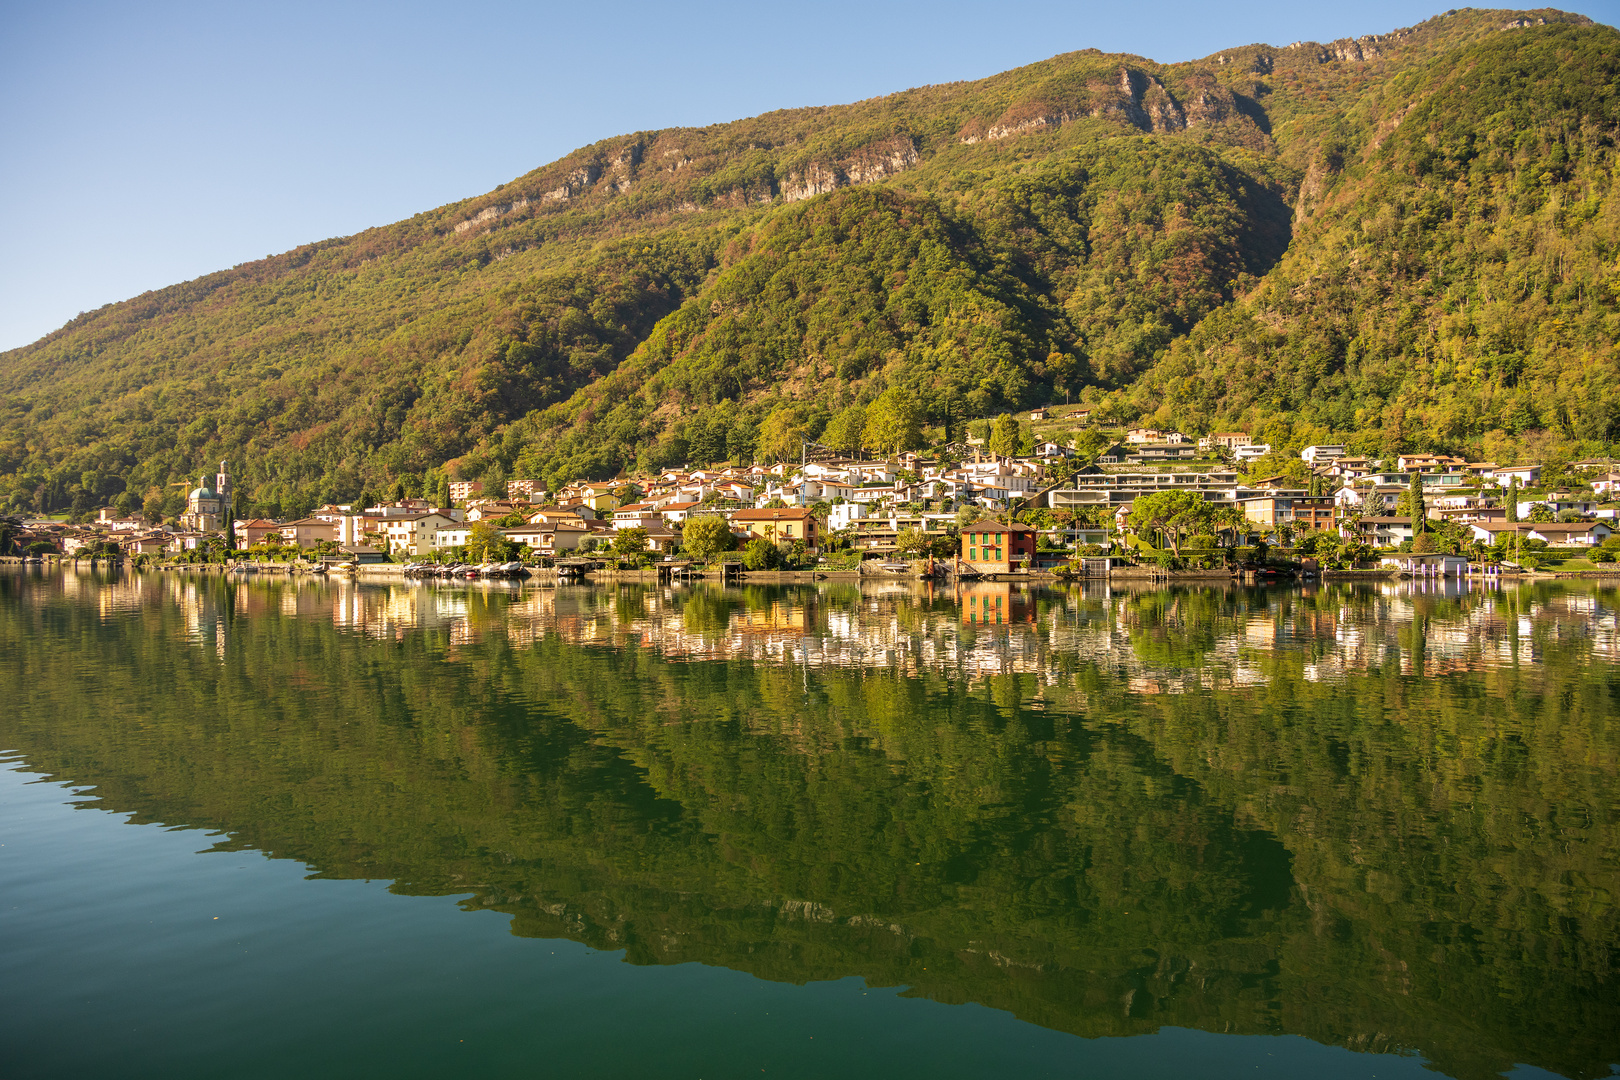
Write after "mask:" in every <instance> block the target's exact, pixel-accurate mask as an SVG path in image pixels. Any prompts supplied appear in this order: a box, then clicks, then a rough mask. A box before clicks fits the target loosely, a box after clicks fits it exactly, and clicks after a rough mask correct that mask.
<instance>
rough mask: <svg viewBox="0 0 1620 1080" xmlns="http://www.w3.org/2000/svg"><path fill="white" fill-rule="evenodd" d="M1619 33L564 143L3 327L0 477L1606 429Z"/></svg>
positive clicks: (1500, 41) (1601, 443) (890, 105)
mask: <svg viewBox="0 0 1620 1080" xmlns="http://www.w3.org/2000/svg"><path fill="white" fill-rule="evenodd" d="M1617 46H1620V34H1617V32H1616V31H1615V30H1614V29H1613V28H1610V27H1607V26H1602V25H1598V24H1595V23H1593V22H1591V21H1590V20H1588V19H1586V18H1584V17H1582V16H1579V15H1570V14H1565V13H1561V12H1557V11H1552V10H1538V11H1528V12H1516V11H1499V10H1498V11H1487V10H1477V9H1467V10H1461V11H1455V12H1450V13H1447V14H1445V15H1443V16H1438V17H1436V18H1433V19H1430V20H1428V21H1427V22H1424V23H1422V24H1420V25H1418V26H1415V27H1411V28H1408V29H1403V30H1397V31H1392V32H1390V33H1383V34H1376V35H1369V36H1366V37H1362V38H1357V39H1345V40H1342V41H1337V42H1332V43H1329V44H1327V45H1320V44H1316V43H1311V42H1304V43H1294V44H1292V45H1289V46H1286V47H1272V46H1269V45H1248V46H1243V47H1239V48H1230V49H1226V50H1224V51H1221V52H1218V53H1213V54H1211V55H1210V56H1208V57H1205V58H1203V59H1201V60H1197V61H1191V62H1187V63H1178V64H1159V63H1155V62H1153V61H1151V60H1147V59H1144V58H1142V57H1136V56H1124V55H1110V54H1104V53H1101V52H1098V51H1096V50H1082V51H1079V52H1071V53H1065V54H1062V55H1059V56H1055V57H1053V58H1052V59H1050V60H1046V61H1042V62H1040V63H1036V64H1031V65H1029V66H1027V67H1023V68H1018V69H1015V70H1013V71H1008V72H1005V73H1003V74H1000V75H996V76H993V77H991V78H988V79H983V80H980V81H976V82H963V83H953V84H948V85H940V86H929V87H922V88H919V89H914V90H908V91H904V92H901V93H896V94H891V95H888V96H885V97H881V98H875V99H872V100H869V101H863V102H858V103H855V104H852V105H844V106H835V107H822V108H807V109H791V110H784V111H779V112H773V113H767V114H765V115H762V116H758V117H754V118H751V119H747V120H740V121H737V122H735V123H730V124H722V125H715V126H712V127H706V128H700V129H669V130H661V131H647V132H637V133H633V134H629V135H624V136H619V137H616V138H611V139H606V140H603V141H602V142H599V143H596V144H593V145H591V146H587V147H584V148H582V149H580V150H578V151H576V152H574V153H573V154H570V155H569V156H567V157H565V158H563V159H562V160H560V161H557V162H553V163H552V164H550V165H546V166H544V167H541V168H538V169H536V170H534V171H533V172H531V173H528V174H526V175H524V176H521V177H518V178H516V179H515V180H512V181H510V182H509V183H506V184H503V185H501V186H500V187H498V188H497V189H496V190H494V191H492V192H489V193H487V194H485V195H483V196H479V197H477V198H472V199H467V200H464V201H462V202H458V203H454V204H451V205H448V206H443V207H440V208H438V209H436V210H431V211H427V212H425V213H422V214H418V215H417V216H415V217H413V218H411V219H410V220H408V221H401V222H397V223H395V224H392V225H388V226H383V227H379V228H375V229H370V230H367V231H365V232H363V233H360V234H358V235H355V236H351V237H345V238H340V239H333V240H327V241H322V242H318V243H311V244H307V245H304V246H301V247H299V248H297V249H295V250H293V251H289V252H286V253H284V254H281V255H277V256H274V257H271V258H267V259H264V260H260V261H257V262H253V263H246V264H243V265H240V266H236V267H233V268H231V269H229V270H222V271H220V272H218V273H215V274H211V275H208V276H205V277H202V278H199V279H197V280H194V281H190V282H186V283H183V284H179V285H175V286H172V287H170V288H166V289H162V290H158V291H155V292H151V293H147V294H144V295H142V296H139V297H136V298H134V299H131V300H128V301H125V302H122V303H117V304H111V305H108V306H106V307H103V308H101V309H99V310H96V311H92V312H88V313H85V314H83V315H81V316H79V317H78V318H76V319H74V320H73V321H71V322H70V323H68V324H67V325H66V326H64V327H62V328H61V329H60V330H58V331H56V332H54V333H52V334H50V335H48V336H46V337H45V338H43V339H41V340H40V341H38V342H35V343H33V344H31V345H28V346H26V347H24V348H21V349H16V350H12V351H10V352H8V353H5V354H0V510H13V511H27V512H61V511H74V512H83V511H86V510H88V509H90V508H93V507H96V506H100V505H105V504H108V503H113V504H116V505H120V506H123V507H125V508H136V507H140V506H145V507H148V508H151V509H157V510H159V511H164V510H166V509H168V504H170V503H174V502H176V501H177V500H183V496H184V492H185V490H186V487H187V486H188V485H189V484H190V483H192V482H194V481H195V478H196V476H198V475H200V474H201V473H203V472H205V471H206V472H212V471H214V469H215V467H216V463H217V462H219V461H222V460H224V461H228V462H230V463H231V464H230V467H231V469H232V472H233V473H234V474H236V475H237V477H238V483H237V491H238V505H237V506H236V507H234V508H233V509H234V510H235V511H236V512H237V514H238V515H239V516H245V515H248V514H254V515H267V516H278V517H292V516H298V515H300V514H302V513H304V512H306V511H307V510H308V509H310V508H312V507H314V506H316V505H319V504H321V503H324V502H348V501H352V500H356V499H361V498H366V497H369V496H372V495H378V496H380V495H384V494H387V493H389V492H400V493H403V494H410V495H415V494H430V495H431V494H434V493H437V492H440V491H442V490H443V485H444V484H445V483H446V481H447V480H449V479H480V478H482V479H487V480H490V481H493V482H496V483H499V482H502V481H504V480H505V479H506V478H512V477H527V478H533V479H537V480H543V481H544V482H545V483H546V485H547V486H548V487H550V488H552V489H553V490H555V487H556V486H557V485H558V484H559V483H561V482H565V481H567V480H571V479H576V478H579V479H606V478H609V477H613V476H616V475H620V474H622V473H625V472H627V471H632V470H647V469H655V468H662V467H669V466H677V465H688V464H693V465H695V464H699V463H703V464H707V463H711V462H717V461H727V460H729V461H753V460H771V459H773V458H780V457H787V456H796V452H797V447H798V445H799V443H800V441H801V440H802V439H806V438H808V439H815V440H817V441H819V442H822V443H824V444H826V445H828V446H832V447H834V448H837V449H847V450H856V449H870V450H874V451H879V452H887V451H890V450H892V449H894V448H896V447H899V448H905V447H907V446H927V445H931V444H938V443H940V442H943V441H946V440H949V439H952V438H955V437H957V436H958V434H959V432H960V431H961V430H962V428H963V426H964V425H966V424H968V423H970V422H973V421H976V420H983V419H988V418H993V417H996V416H999V415H1001V414H1005V413H1010V412H1016V411H1018V410H1020V409H1027V408H1030V407H1031V406H1034V405H1040V404H1047V403H1051V402H1059V403H1061V402H1071V403H1084V404H1088V405H1090V406H1091V409H1092V412H1091V416H1092V418H1093V421H1094V422H1095V423H1100V424H1105V425H1127V424H1133V423H1141V424H1143V425H1145V426H1153V427H1158V428H1162V429H1171V428H1175V429H1180V430H1182V431H1186V432H1188V433H1191V434H1200V433H1204V432H1208V431H1214V430H1244V431H1249V432H1251V433H1252V434H1253V435H1254V436H1255V438H1256V439H1257V440H1258V441H1269V442H1271V443H1272V444H1273V446H1274V447H1276V448H1277V449H1278V451H1279V452H1283V453H1286V452H1289V451H1292V450H1296V449H1297V448H1299V447H1301V446H1304V445H1307V444H1310V443H1321V442H1343V443H1346V444H1348V445H1349V446H1350V447H1351V448H1352V450H1353V451H1355V452H1360V453H1366V454H1369V455H1387V454H1393V453H1399V452H1403V451H1444V452H1447V453H1452V454H1458V455H1462V456H1467V457H1469V458H1470V459H1473V460H1482V459H1490V460H1497V461H1499V462H1502V463H1507V462H1510V461H1520V460H1532V461H1538V462H1548V461H1552V462H1556V461H1557V460H1560V459H1562V460H1569V459H1572V458H1574V457H1576V456H1589V455H1594V454H1600V453H1604V452H1606V451H1608V450H1609V449H1610V448H1611V446H1612V443H1613V442H1614V441H1615V440H1616V438H1617V437H1620V379H1617V370H1616V362H1617V357H1616V349H1615V342H1616V340H1617V338H1620V309H1617V292H1620V200H1617V199H1616V193H1615V191H1614V186H1613V172H1614V162H1615V153H1616V147H1615V137H1616V132H1617V131H1620V47H1617Z"/></svg>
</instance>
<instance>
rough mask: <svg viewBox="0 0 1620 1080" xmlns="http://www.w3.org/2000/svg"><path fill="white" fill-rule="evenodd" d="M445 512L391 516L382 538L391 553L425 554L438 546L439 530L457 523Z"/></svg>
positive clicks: (383, 529) (384, 523)
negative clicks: (399, 516)
mask: <svg viewBox="0 0 1620 1080" xmlns="http://www.w3.org/2000/svg"><path fill="white" fill-rule="evenodd" d="M456 524H457V522H455V521H454V520H452V519H451V518H450V517H448V516H447V515H445V514H440V513H438V512H434V513H431V514H417V515H414V516H412V517H405V518H389V519H387V520H386V521H384V522H383V527H382V532H381V535H382V538H383V539H384V540H385V541H386V543H387V546H388V553H389V554H391V555H414V556H418V557H420V556H423V555H429V554H432V552H433V551H434V549H435V548H437V547H438V538H439V530H441V529H445V528H448V527H450V526H453V525H456Z"/></svg>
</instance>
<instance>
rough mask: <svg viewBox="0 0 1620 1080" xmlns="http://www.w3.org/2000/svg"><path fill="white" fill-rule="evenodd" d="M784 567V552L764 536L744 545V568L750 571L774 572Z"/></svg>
mask: <svg viewBox="0 0 1620 1080" xmlns="http://www.w3.org/2000/svg"><path fill="white" fill-rule="evenodd" d="M781 565H782V551H781V549H780V548H778V547H777V546H776V545H775V544H773V543H771V542H770V541H769V540H767V539H765V538H764V537H763V536H756V537H754V538H753V539H752V540H750V541H748V543H746V544H744V545H743V566H744V567H745V568H747V569H749V570H774V569H776V568H777V567H778V566H781Z"/></svg>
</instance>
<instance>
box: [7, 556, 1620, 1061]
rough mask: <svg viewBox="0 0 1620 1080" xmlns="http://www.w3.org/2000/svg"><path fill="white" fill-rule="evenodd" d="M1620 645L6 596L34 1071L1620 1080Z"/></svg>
mask: <svg viewBox="0 0 1620 1080" xmlns="http://www.w3.org/2000/svg"><path fill="white" fill-rule="evenodd" d="M1617 610H1620V594H1617V593H1616V591H1615V590H1612V589H1607V588H1599V587H1587V586H1579V585H1577V586H1569V587H1565V586H1537V587H1534V588H1530V587H1526V588H1522V589H1516V590H1508V591H1487V592H1479V591H1473V592H1461V593H1459V592H1457V591H1456V590H1451V591H1449V592H1448V591H1447V590H1443V589H1433V588H1431V589H1429V590H1425V589H1423V588H1421V587H1415V588H1414V587H1406V586H1390V587H1384V588H1370V587H1364V586H1355V587H1350V586H1345V587H1336V586H1328V587H1322V588H1316V589H1306V590H1296V589H1280V588H1279V589H1270V590H1267V589H1225V588H1222V589H1191V590H1170V591H1162V592H1143V593H1122V592H1117V591H1116V592H1112V593H1111V592H1110V591H1109V590H1108V589H1106V588H1105V587H1101V586H1094V587H1089V588H1081V587H1074V588H1069V589H1049V590H1033V591H1022V590H1019V589H1016V588H1011V587H993V586H981V587H978V588H976V589H974V590H972V591H971V592H969V593H967V594H965V595H956V594H953V593H950V592H934V591H928V590H926V589H924V588H922V587H909V586H906V587H891V588H888V589H879V590H877V591H873V590H871V589H867V590H865V591H863V590H861V589H858V588H856V587H854V586H844V585H837V586H822V587H817V588H808V587H806V588H770V589H765V588H760V589H753V588H750V589H734V590H724V591H722V590H720V589H718V588H695V589H686V588H677V589H673V590H670V589H662V588H653V587H619V588H603V589H593V588H584V587H567V588H560V589H559V588H551V587H537V586H535V585H533V584H530V585H527V586H525V587H522V588H518V587H515V586H507V585H498V586H487V587H479V586H473V587H454V586H434V585H425V586H420V587H418V586H414V585H410V586H405V585H395V586H381V585H365V584H361V585H353V584H349V583H344V582H330V583H325V582H310V581H303V582H284V581H274V582H272V581H264V582H260V581H251V582H248V583H241V584H238V583H225V582H221V581H219V580H218V579H217V578H216V579H196V578H192V579H187V578H184V577H178V576H173V575H155V574H152V575H144V576H143V575H127V574H126V575H119V574H105V573H104V574H100V575H98V574H93V573H65V574H57V573H49V574H47V573H42V572H38V571H21V570H11V571H6V572H0V754H3V758H0V1077H4V1078H5V1080H24V1078H34V1077H81V1076H95V1077H108V1076H119V1077H133V1076H164V1077H190V1076H199V1077H200V1076H208V1077H225V1076H242V1077H281V1076H287V1075H314V1076H357V1075H378V1076H443V1075H459V1074H462V1073H465V1072H471V1071H475V1070H477V1071H482V1072H484V1073H485V1074H487V1075H498V1076H519V1075H521V1076H543V1077H550V1076H556V1077H582V1076H636V1077H666V1076H667V1077H688V1078H711V1080H712V1078H721V1077H745V1076H760V1075H764V1076H775V1077H781V1076H790V1077H820V1076H839V1077H861V1076H884V1077H892V1076H897V1075H898V1076H964V1077H966V1076H972V1077H996V1076H1032V1077H1033V1076H1060V1077H1115V1076H1118V1077H1127V1076H1129V1077H1139V1076H1145V1077H1159V1076H1162V1077H1178V1078H1179V1077H1186V1076H1190V1075H1196V1076H1234V1077H1237V1076H1241V1077H1286V1076H1298V1075H1301V1074H1304V1073H1309V1074H1312V1075H1315V1076H1321V1077H1340V1076H1343V1077H1363V1076H1367V1077H1373V1076H1376V1077H1400V1076H1413V1077H1416V1076H1433V1075H1435V1071H1433V1070H1437V1071H1438V1072H1440V1073H1444V1074H1446V1075H1450V1076H1455V1077H1467V1078H1475V1077H1489V1076H1495V1075H1498V1074H1501V1073H1505V1072H1511V1073H1513V1074H1514V1075H1516V1076H1524V1075H1532V1076H1533V1075H1546V1072H1550V1073H1556V1074H1560V1075H1564V1076H1569V1077H1591V1076H1603V1075H1609V1074H1610V1072H1611V1067H1612V1066H1613V1065H1614V1063H1616V1062H1620V976H1617V966H1620V668H1617V666H1616V663H1617V660H1620V629H1617V625H1616V612H1617ZM1543 1070H1545V1071H1546V1072H1543Z"/></svg>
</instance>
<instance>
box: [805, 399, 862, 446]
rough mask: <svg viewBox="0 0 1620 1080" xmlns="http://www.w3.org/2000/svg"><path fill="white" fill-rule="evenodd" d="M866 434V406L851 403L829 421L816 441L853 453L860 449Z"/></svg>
mask: <svg viewBox="0 0 1620 1080" xmlns="http://www.w3.org/2000/svg"><path fill="white" fill-rule="evenodd" d="M865 436H866V407H865V406H864V405H851V406H849V407H848V408H846V409H844V410H843V411H842V412H840V413H839V414H838V415H837V416H834V417H833V418H832V420H830V421H828V423H827V426H826V428H825V429H824V430H823V431H822V432H821V437H820V438H819V439H817V440H816V441H817V442H819V443H821V444H822V445H823V446H830V447H832V448H833V449H834V450H842V451H844V452H845V453H850V454H853V453H854V452H855V451H857V450H859V449H860V448H861V446H862V444H863V440H864V439H865Z"/></svg>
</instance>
